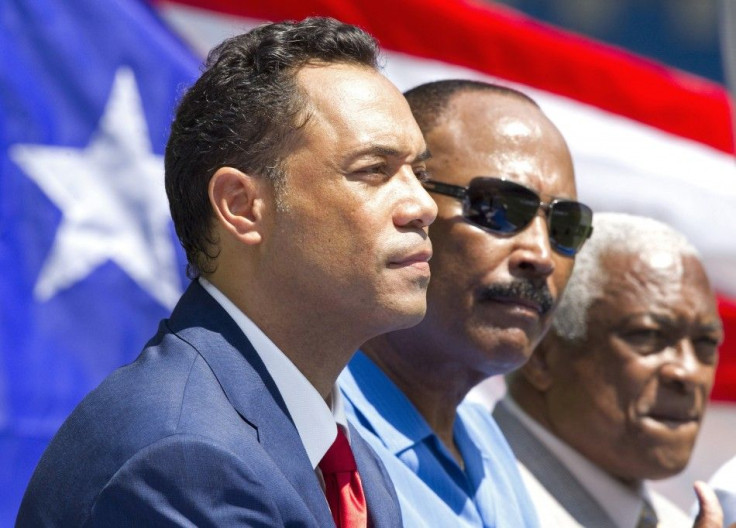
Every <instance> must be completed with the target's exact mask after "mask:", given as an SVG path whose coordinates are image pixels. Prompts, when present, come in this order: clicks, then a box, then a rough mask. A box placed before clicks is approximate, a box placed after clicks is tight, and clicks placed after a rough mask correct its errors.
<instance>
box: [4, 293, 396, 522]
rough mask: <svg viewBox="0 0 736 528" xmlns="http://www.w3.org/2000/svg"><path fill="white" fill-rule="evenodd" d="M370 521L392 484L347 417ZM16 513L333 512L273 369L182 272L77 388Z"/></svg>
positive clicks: (160, 517)
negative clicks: (162, 303)
mask: <svg viewBox="0 0 736 528" xmlns="http://www.w3.org/2000/svg"><path fill="white" fill-rule="evenodd" d="M351 441H352V446H353V451H354V453H355V458H356V461H357V464H358V470H359V472H360V475H361V479H362V482H363V486H364V490H365V495H366V501H367V503H368V511H369V521H370V522H371V524H372V525H373V526H376V527H383V526H400V525H401V520H400V513H399V507H398V500H397V498H396V494H395V491H394V489H393V486H392V485H391V483H390V480H389V478H388V476H387V474H386V472H385V470H384V468H383V466H382V465H381V463H380V462H379V461H378V459H377V458H376V456H375V455H374V453H373V451H372V450H371V449H370V448H369V447H368V445H367V444H365V442H363V440H362V439H361V438H360V436H359V435H358V433H357V432H355V430H352V429H351ZM16 523H17V524H16V525H17V526H106V527H112V526H172V525H175V526H181V525H184V526H199V527H202V526H313V527H320V528H321V527H325V526H334V523H333V521H332V516H331V514H330V510H329V507H328V506H327V502H326V500H325V496H324V493H323V492H322V488H321V487H320V484H319V481H318V479H317V477H316V475H315V473H314V471H313V469H312V466H311V464H310V462H309V459H308V457H307V454H306V451H305V449H304V447H303V445H302V443H301V439H300V438H299V435H298V433H297V430H296V428H295V426H294V424H293V422H292V420H291V417H290V416H289V413H288V412H287V410H286V406H285V404H284V402H283V399H282V398H281V396H280V394H279V393H278V391H277V389H276V385H275V384H274V382H273V379H272V378H271V377H270V376H269V374H268V372H267V371H266V368H265V366H264V365H263V363H262V361H261V360H260V358H259V357H258V355H257V353H256V352H255V350H254V349H253V347H252V346H251V344H250V343H249V342H248V340H247V339H246V337H245V336H244V335H243V333H242V331H241V330H240V328H239V327H238V326H237V325H236V323H235V322H234V321H233V320H232V318H231V317H230V316H229V315H228V314H227V312H225V311H224V310H223V308H222V307H221V306H220V305H219V304H218V303H217V302H216V301H215V300H214V299H213V298H212V297H211V296H210V295H209V294H208V293H207V292H206V291H205V290H204V288H202V287H201V286H200V285H199V283H198V282H196V281H195V282H193V283H192V284H191V285H190V287H189V288H188V290H187V291H186V292H185V294H184V295H183V296H182V298H181V300H180V301H179V304H178V305H177V307H176V308H175V310H174V312H173V314H172V315H171V318H170V319H168V320H164V321H162V322H161V325H160V327H159V331H158V333H157V334H156V335H155V336H154V338H153V339H152V340H151V341H149V343H148V344H147V345H146V348H145V349H144V350H143V352H142V353H141V355H140V356H139V357H138V359H136V361H135V362H133V363H132V364H130V365H127V366H125V367H123V368H120V369H118V370H117V371H115V372H114V373H113V374H111V375H110V376H109V377H108V378H107V379H106V380H105V381H104V382H103V383H102V384H101V385H100V386H99V387H98V388H97V389H95V390H94V391H93V392H92V393H90V394H89V395H88V396H87V397H86V398H85V399H84V400H83V401H82V403H80V405H79V406H78V407H77V408H76V409H75V410H74V412H73V413H72V414H71V416H70V417H69V418H68V419H67V420H66V421H65V422H64V424H63V425H62V427H61V429H60V430H59V431H58V433H57V434H56V436H55V437H54V438H53V440H52V441H51V444H50V445H49V447H48V448H47V449H46V452H45V453H44V454H43V457H42V458H41V461H40V462H39V464H38V467H37V468H36V470H35V472H34V474H33V476H32V478H31V481H30V484H29V485H28V489H27V490H26V493H25V496H24V497H23V502H22V504H21V507H20V511H19V513H18V518H17V521H16Z"/></svg>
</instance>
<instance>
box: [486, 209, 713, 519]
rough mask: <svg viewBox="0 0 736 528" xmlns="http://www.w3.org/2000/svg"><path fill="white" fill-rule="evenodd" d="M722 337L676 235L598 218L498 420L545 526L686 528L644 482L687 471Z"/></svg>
mask: <svg viewBox="0 0 736 528" xmlns="http://www.w3.org/2000/svg"><path fill="white" fill-rule="evenodd" d="M722 338H723V329H722V325H721V321H720V319H719V316H718V311H717V306H716V301H715V296H714V294H713V291H712V289H711V286H710V283H709V281H708V278H707V276H706V273H705V270H704V269H703V265H702V263H701V261H700V258H699V256H698V253H697V251H696V250H695V249H694V248H693V246H692V245H691V244H690V243H688V241H687V240H686V239H685V238H684V237H683V236H682V235H681V234H679V233H678V232H676V231H674V230H673V229H671V228H670V227H668V226H666V225H664V224H662V223H660V222H657V221H655V220H651V219H648V218H643V217H637V216H631V215H625V214H618V213H596V216H595V219H594V231H593V236H592V237H591V239H590V240H589V241H588V243H587V244H586V246H585V247H584V248H583V250H582V251H581V252H580V253H579V254H578V256H577V261H576V263H575V269H574V271H573V275H572V277H571V279H570V282H569V283H568V286H567V290H566V291H565V294H564V295H563V298H562V301H561V303H560V306H559V308H558V311H557V313H556V315H555V319H554V323H553V327H552V329H551V330H550V332H549V333H548V334H547V336H546V337H545V338H544V339H543V340H542V342H541V343H540V345H539V346H538V347H537V349H536V350H535V352H534V354H533V355H532V357H531V359H530V360H529V362H528V363H527V364H526V365H525V366H524V367H522V369H520V370H519V371H517V372H515V373H513V374H512V375H510V376H509V379H508V389H509V391H508V395H507V397H506V398H505V399H504V400H502V401H501V402H500V403H499V404H498V405H497V407H496V409H495V410H494V417H495V418H496V421H497V422H498V424H499V426H500V427H501V429H502V430H503V432H504V434H505V435H506V437H507V439H508V440H509V443H510V444H511V446H512V448H513V450H514V452H515V454H516V456H517V459H518V460H519V462H520V464H521V466H522V473H523V474H524V477H525V480H526V484H527V486H528V488H529V490H530V492H531V494H532V498H533V500H534V502H535V506H536V507H537V509H538V513H539V517H540V519H542V521H543V523H544V524H548V525H549V526H556V527H559V526H595V527H596V528H605V527H615V528H624V527H625V528H647V527H654V526H667V527H670V526H692V521H691V520H689V519H688V516H687V515H685V514H684V513H683V512H681V511H680V510H679V509H677V508H676V507H675V506H674V505H673V504H671V503H669V502H668V501H667V500H666V499H664V497H662V496H660V495H657V494H656V493H655V492H654V491H653V490H651V489H649V488H648V486H647V485H646V481H647V480H649V479H661V478H665V477H669V476H672V475H675V474H676V473H678V472H680V471H681V470H682V469H683V468H684V467H685V465H686V464H687V463H688V460H689V459H690V455H691V453H692V449H693V444H694V442H695V439H696V436H697V434H698V431H699V429H700V423H701V420H702V418H703V413H704V412H705V407H706V404H707V401H708V395H709V393H710V390H711V387H712V384H713V376H714V373H715V367H716V363H717V359H718V345H719V344H720V342H721V340H722ZM696 491H697V492H698V494H699V497H700V498H701V500H702V494H703V493H704V492H703V490H702V488H701V487H700V485H699V486H698V487H697V488H696Z"/></svg>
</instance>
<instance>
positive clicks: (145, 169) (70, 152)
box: [10, 68, 181, 308]
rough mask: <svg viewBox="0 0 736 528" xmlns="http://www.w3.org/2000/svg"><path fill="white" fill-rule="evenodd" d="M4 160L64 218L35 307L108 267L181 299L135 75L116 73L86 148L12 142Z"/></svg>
mask: <svg viewBox="0 0 736 528" xmlns="http://www.w3.org/2000/svg"><path fill="white" fill-rule="evenodd" d="M10 156H11V158H12V159H13V161H15V162H16V163H17V164H18V165H19V166H20V167H21V168H22V169H23V170H24V172H25V173H26V174H27V175H28V177H29V178H31V179H32V180H33V181H34V182H36V184H37V185H38V186H39V187H40V188H41V189H42V190H43V191H44V192H45V193H46V195H47V196H48V197H49V199H50V200H51V201H52V202H53V203H54V204H55V205H56V206H57V207H58V208H59V209H60V210H61V212H62V215H63V218H62V221H61V223H60V225H59V227H58V230H57V232H56V238H55V240H54V243H53V246H52V248H51V251H50V253H49V255H48V257H47V258H46V261H45V262H44V264H43V267H42V269H41V272H40V274H39V277H38V280H37V281H36V285H35V287H34V296H35V297H36V299H38V300H40V301H47V300H49V299H51V298H52V297H53V296H54V295H56V294H57V293H58V292H60V291H62V290H64V289H67V288H70V287H72V286H73V285H74V284H76V283H78V282H80V281H82V280H84V279H85V278H86V277H87V276H88V275H90V274H91V273H92V272H93V271H94V270H95V269H97V268H98V267H99V266H101V265H102V264H104V263H105V262H107V261H108V260H109V261H112V262H114V263H115V264H117V265H118V266H119V267H120V269H122V270H123V271H124V272H125V273H127V274H128V275H129V276H130V277H131V278H132V279H133V280H134V281H135V282H136V283H138V284H139V285H140V287H141V288H143V289H144V290H145V291H147V292H148V293H149V294H150V295H151V296H152V297H153V298H154V299H156V300H157V301H158V302H159V303H161V304H162V305H163V306H165V307H167V308H172V307H173V306H174V305H175V304H176V301H177V300H178V298H179V296H180V294H181V281H180V278H179V274H178V273H177V269H176V266H177V264H176V254H175V250H174V246H173V243H172V240H171V233H170V230H169V225H170V222H171V220H170V216H169V209H168V202H167V200H166V193H165V191H164V185H163V158H162V157H161V156H157V155H154V154H153V152H152V149H151V143H150V140H149V136H148V127H147V125H146V120H145V116H144V115H143V107H142V103H141V98H140V95H139V92H138V87H137V85H136V82H135V77H134V75H133V72H132V71H131V70H130V69H129V68H120V69H118V71H117V72H116V74H115V80H114V82H113V86H112V90H111V93H110V98H109V100H108V102H107V105H106V107H105V111H104V114H103V116H102V119H101V120H100V123H99V127H98V130H97V131H95V132H94V134H93V135H92V138H91V140H90V142H89V145H88V146H87V147H86V148H83V149H78V148H68V147H58V146H48V145H28V144H17V145H14V146H13V147H11V149H10Z"/></svg>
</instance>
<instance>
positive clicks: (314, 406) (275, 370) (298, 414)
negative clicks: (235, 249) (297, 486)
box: [199, 277, 350, 468]
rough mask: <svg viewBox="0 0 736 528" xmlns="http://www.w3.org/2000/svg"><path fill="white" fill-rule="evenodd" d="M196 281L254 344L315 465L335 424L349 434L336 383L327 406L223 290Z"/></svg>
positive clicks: (333, 433)
mask: <svg viewBox="0 0 736 528" xmlns="http://www.w3.org/2000/svg"><path fill="white" fill-rule="evenodd" d="M199 283H200V284H201V285H202V287H203V288H204V289H205V290H207V292H208V293H209V294H210V295H211V296H212V297H214V299H215V300H216V301H217V302H218V303H219V304H220V306H222V308H223V309H224V310H225V311H226V312H227V313H228V314H229V315H230V317H232V318H233V320H234V321H235V323H237V325H238V326H239V327H240V329H241V330H242V331H243V333H244V334H245V336H246V337H247V338H248V340H249V341H250V343H251V345H253V348H254V349H255V351H256V353H257V354H258V356H259V357H260V358H261V360H262V361H263V363H264V365H265V366H266V370H268V373H269V374H270V375H271V377H272V378H273V381H274V383H275V384H276V387H277V388H278V390H279V393H280V394H281V397H282V398H283V400H284V403H285V404H286V409H287V410H288V411H289V415H290V416H291V419H292V421H293V422H294V425H295V426H296V430H297V432H298V433H299V437H300V438H301V441H302V444H304V449H305V450H306V451H307V456H308V457H309V461H310V462H311V464H312V468H316V467H317V464H319V462H320V460H322V457H324V455H325V453H326V452H327V450H328V449H329V448H330V446H331V445H332V443H333V442H334V441H335V438H336V437H337V427H336V425H338V424H339V425H340V426H341V427H342V429H344V431H345V433H346V434H348V435H349V432H348V428H347V419H346V417H345V409H344V404H343V400H342V396H341V395H340V391H339V389H338V387H337V384H335V386H334V387H333V388H332V398H331V401H330V405H329V406H328V404H327V403H326V402H325V401H324V400H323V399H322V396H320V394H319V392H317V389H315V388H314V386H313V385H312V384H311V383H309V380H307V378H305V377H304V375H303V374H302V373H301V372H300V371H299V369H298V368H297V367H296V365H294V363H292V362H291V360H290V359H289V358H288V357H287V356H286V354H284V353H283V352H282V351H281V350H279V348H278V347H277V346H276V345H275V344H274V342H273V341H271V340H270V339H269V338H268V336H267V335H266V334H264V333H263V331H262V330H261V329H260V328H258V326H256V324H255V323H254V322H253V321H252V320H251V319H250V318H249V317H248V316H247V315H245V314H244V313H243V312H242V311H241V310H240V309H239V308H238V307H237V306H235V304H233V302H232V301H231V300H230V299H228V298H227V297H226V296H225V294H223V293H222V292H221V291H220V290H218V289H217V288H216V287H215V286H214V285H213V284H212V283H211V282H209V281H208V280H207V279H205V278H204V277H199ZM349 438H350V437H349V436H348V439H349Z"/></svg>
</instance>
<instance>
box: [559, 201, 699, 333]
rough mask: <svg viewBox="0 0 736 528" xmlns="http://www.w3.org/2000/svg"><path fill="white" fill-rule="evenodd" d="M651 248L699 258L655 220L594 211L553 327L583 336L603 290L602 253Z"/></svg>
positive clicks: (681, 237) (678, 235)
mask: <svg viewBox="0 0 736 528" xmlns="http://www.w3.org/2000/svg"><path fill="white" fill-rule="evenodd" d="M653 251H658V252H669V253H670V254H672V255H679V256H680V257H685V256H695V257H697V258H700V255H699V253H698V251H697V249H695V247H694V246H693V245H692V244H690V242H688V240H687V239H686V238H685V237H684V235H682V234H681V233H679V232H678V231H675V230H674V229H673V228H672V227H670V226H668V225H667V224H664V223H662V222H660V221H658V220H654V219H652V218H646V217H643V216H634V215H630V214H625V213H595V215H593V235H592V236H591V237H590V239H589V240H588V241H587V242H586V243H585V245H584V246H583V248H582V249H581V250H580V252H579V253H578V254H577V256H576V257H575V267H574V269H573V272H572V276H571V277H570V281H569V282H568V283H567V288H566V289H565V293H564V294H563V295H562V299H561V300H560V304H559V306H558V307H557V312H556V313H555V317H554V320H553V322H552V331H553V332H554V333H555V334H557V335H558V336H559V337H561V338H563V339H565V340H567V341H576V340H579V339H584V338H585V337H586V335H587V319H588V309H589V308H590V306H591V304H592V303H593V301H594V300H595V299H596V298H598V297H600V295H601V294H602V293H603V287H604V286H605V284H606V282H607V280H608V277H607V276H606V272H605V270H604V269H603V268H602V266H601V261H602V259H603V258H604V256H605V255H610V254H612V253H624V254H632V253H633V254H638V255H643V254H646V253H651V252H653Z"/></svg>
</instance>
